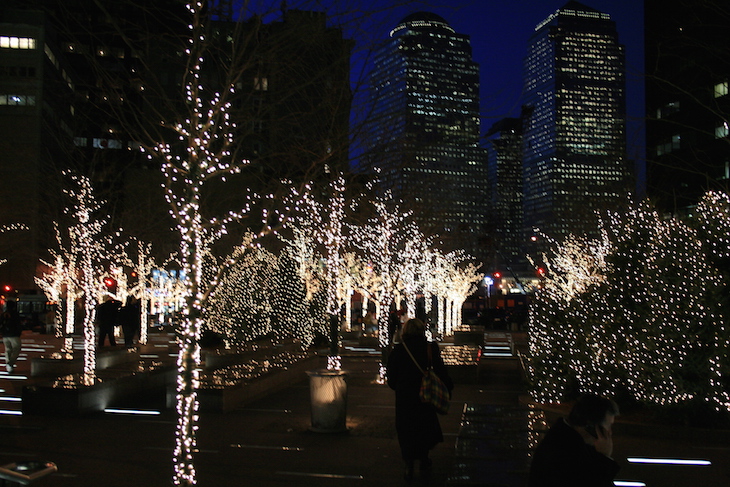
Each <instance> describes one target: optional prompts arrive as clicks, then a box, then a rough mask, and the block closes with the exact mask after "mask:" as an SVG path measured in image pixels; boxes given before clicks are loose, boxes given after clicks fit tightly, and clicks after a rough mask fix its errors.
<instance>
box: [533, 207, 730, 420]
mask: <svg viewBox="0 0 730 487" xmlns="http://www.w3.org/2000/svg"><path fill="white" fill-rule="evenodd" d="M726 198H727V196H722V197H718V195H710V196H708V197H706V198H705V200H703V203H701V204H700V205H699V206H698V212H697V215H696V216H695V217H694V218H693V219H691V220H689V221H686V222H685V221H682V220H679V219H676V218H672V219H663V218H661V217H660V216H659V214H658V213H657V212H656V211H654V210H653V209H652V208H650V207H649V206H648V205H647V204H646V203H642V204H639V205H637V206H636V207H635V208H632V209H630V210H629V211H626V212H624V213H615V214H611V215H610V220H608V221H607V222H606V223H605V224H604V225H603V228H604V233H603V235H604V237H603V238H602V239H601V240H597V241H591V240H585V239H577V238H574V237H573V238H569V239H568V240H566V242H564V243H562V244H558V245H557V247H556V249H555V250H554V255H549V256H546V262H548V263H549V266H548V269H549V272H548V273H547V276H546V278H545V282H544V285H543V287H542V289H541V290H540V292H538V293H537V295H536V297H535V301H534V303H533V305H532V307H531V315H530V366H529V371H530V376H531V378H532V380H533V394H534V395H535V397H536V398H537V399H538V400H539V401H542V402H556V401H561V400H564V399H566V398H570V397H572V396H574V395H576V394H578V393H580V392H587V391H590V392H597V393H604V394H610V395H614V396H618V397H622V398H627V399H630V400H634V401H639V402H642V403H646V404H655V405H660V406H671V405H689V404H693V405H702V404H710V405H712V406H714V407H715V408H716V409H718V410H721V409H722V410H726V411H727V410H728V406H729V405H730V403H729V402H728V400H727V399H728V390H727V387H728V380H727V379H728V362H729V357H728V349H727V347H728V340H729V339H730V334H729V333H728V330H727V326H726V323H727V291H726V289H727V284H728V282H727V276H726V275H723V273H722V272H721V271H720V270H719V268H718V267H717V261H716V260H715V256H713V255H712V253H711V252H708V251H712V250H713V249H718V252H717V254H716V255H725V254H726V250H725V249H724V248H723V246H722V242H723V240H724V239H726V238H727V234H723V233H722V232H723V229H726V228H728V225H730V222H728V220H727V199H726ZM698 226H699V228H705V232H702V231H698V230H696V229H695V227H698ZM713 227H716V228H718V229H719V230H718V232H717V233H716V234H715V233H714V230H713V229H712V228H713ZM712 235H715V236H714V237H712ZM715 244H719V245H715Z"/></svg>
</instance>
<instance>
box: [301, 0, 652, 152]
mask: <svg viewBox="0 0 730 487" xmlns="http://www.w3.org/2000/svg"><path fill="white" fill-rule="evenodd" d="M329 3H331V2H330V1H325V2H317V4H318V5H321V6H322V7H321V8H325V7H326V6H327V5H328V4H329ZM361 3H362V2H360V1H359V0H349V1H347V2H337V4H338V5H340V6H339V7H338V6H335V7H334V8H335V9H336V11H344V10H345V9H348V8H350V9H353V10H354V9H355V8H356V6H359V5H360V4H361ZM392 3H393V2H389V1H386V0H373V1H372V2H368V4H367V7H360V13H359V15H361V16H362V17H363V18H361V19H360V20H359V21H355V22H352V23H350V22H345V33H346V35H347V33H348V29H349V27H352V30H351V31H350V32H351V33H353V35H352V37H353V38H354V40H355V41H356V42H357V43H358V47H356V48H355V50H354V52H353V73H352V78H353V79H352V83H353V85H355V86H357V84H358V82H362V81H364V79H362V80H360V79H358V76H359V74H358V73H359V72H360V70H361V69H362V68H363V66H365V68H366V69H367V64H368V61H369V59H370V58H371V56H370V57H369V56H368V53H367V52H363V49H365V50H369V49H370V48H371V47H372V46H373V45H374V44H375V43H376V41H377V39H378V38H381V39H382V38H384V36H386V35H387V34H388V32H389V31H390V29H392V25H394V24H395V23H397V22H398V21H399V20H400V19H402V18H404V17H406V16H407V15H409V14H411V13H414V12H417V11H424V12H431V13H434V14H437V15H439V16H441V17H443V18H444V19H445V20H446V21H447V22H448V23H449V25H450V26H451V27H452V28H453V29H454V30H456V31H457V32H460V33H462V34H464V35H467V36H469V37H470V40H471V47H472V56H473V60H474V62H476V63H477V64H478V65H479V70H480V80H479V82H480V100H481V107H480V116H481V128H482V134H484V133H485V132H486V131H488V130H489V127H491V126H492V124H494V123H495V122H497V121H499V120H501V119H503V118H505V117H519V116H520V110H521V105H522V102H523V100H522V76H523V60H524V57H525V56H526V55H527V46H528V41H529V38H530V36H532V34H533V32H534V30H535V27H536V26H537V25H538V24H539V23H540V22H542V21H543V20H544V19H545V18H547V17H548V16H549V15H551V14H552V13H554V12H555V11H556V10H558V9H559V8H561V7H563V6H564V5H565V4H566V3H568V0H517V1H514V2H484V1H464V2H449V4H448V5H444V4H443V3H441V2H437V1H436V2H423V1H414V2H403V3H401V4H399V5H397V6H393V5H392ZM580 3H582V4H584V5H586V6H587V7H591V8H594V9H596V10H599V11H601V12H605V13H608V14H609V15H611V18H612V20H614V21H615V22H616V28H617V31H618V34H619V42H620V43H621V44H624V45H625V46H626V71H627V87H626V99H627V147H628V150H627V153H628V157H629V159H635V160H640V161H641V160H643V159H644V127H643V124H644V86H643V83H644V79H643V69H644V51H643V49H644V48H643V45H644V38H643V32H644V26H643V18H644V11H643V3H644V2H643V0H639V1H638V2H636V1H629V0H585V1H582V2H580ZM298 4H302V5H311V2H310V1H308V0H303V1H302V2H288V5H289V7H290V8H296V6H297V5H298ZM365 10H367V12H369V13H367V14H366V13H365ZM340 15H341V16H340V17H338V16H337V15H333V16H332V20H333V21H337V20H338V19H340V20H341V19H343V18H344V17H346V14H340ZM365 17H367V18H365ZM363 31H364V32H365V34H363ZM356 106H357V105H355V108H356Z"/></svg>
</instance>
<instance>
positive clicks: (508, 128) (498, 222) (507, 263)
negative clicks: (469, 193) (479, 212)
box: [485, 118, 527, 270]
mask: <svg viewBox="0 0 730 487" xmlns="http://www.w3.org/2000/svg"><path fill="white" fill-rule="evenodd" d="M485 137H486V138H487V168H488V180H489V200H490V206H491V208H492V210H491V216H492V219H491V221H492V225H491V226H492V228H493V231H492V232H491V234H492V236H493V242H494V243H493V247H494V252H495V262H494V266H493V267H494V268H495V269H506V268H507V267H511V268H513V269H518V270H524V268H525V267H526V264H527V261H526V259H525V253H526V249H525V246H524V244H523V235H522V229H523V222H522V220H523V212H522V205H523V201H522V199H523V198H522V191H523V178H522V119H521V118H504V119H502V120H500V121H498V122H496V123H495V124H494V125H493V126H492V127H491V128H490V129H489V130H488V131H487V133H486V134H485Z"/></svg>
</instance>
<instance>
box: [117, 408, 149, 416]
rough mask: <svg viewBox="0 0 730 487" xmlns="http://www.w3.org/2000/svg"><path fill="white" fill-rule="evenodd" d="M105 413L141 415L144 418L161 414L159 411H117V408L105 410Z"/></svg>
mask: <svg viewBox="0 0 730 487" xmlns="http://www.w3.org/2000/svg"><path fill="white" fill-rule="evenodd" d="M104 412H105V413H111V414H141V415H144V416H159V415H160V414H161V413H160V412H159V411H149V410H148V411H145V410H141V409H115V408H106V409H104Z"/></svg>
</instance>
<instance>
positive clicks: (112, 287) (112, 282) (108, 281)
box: [104, 277, 117, 293]
mask: <svg viewBox="0 0 730 487" xmlns="http://www.w3.org/2000/svg"><path fill="white" fill-rule="evenodd" d="M104 286H105V287H106V289H107V291H109V292H110V293H116V292H117V281H116V279H114V278H111V277H105V278H104Z"/></svg>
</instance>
